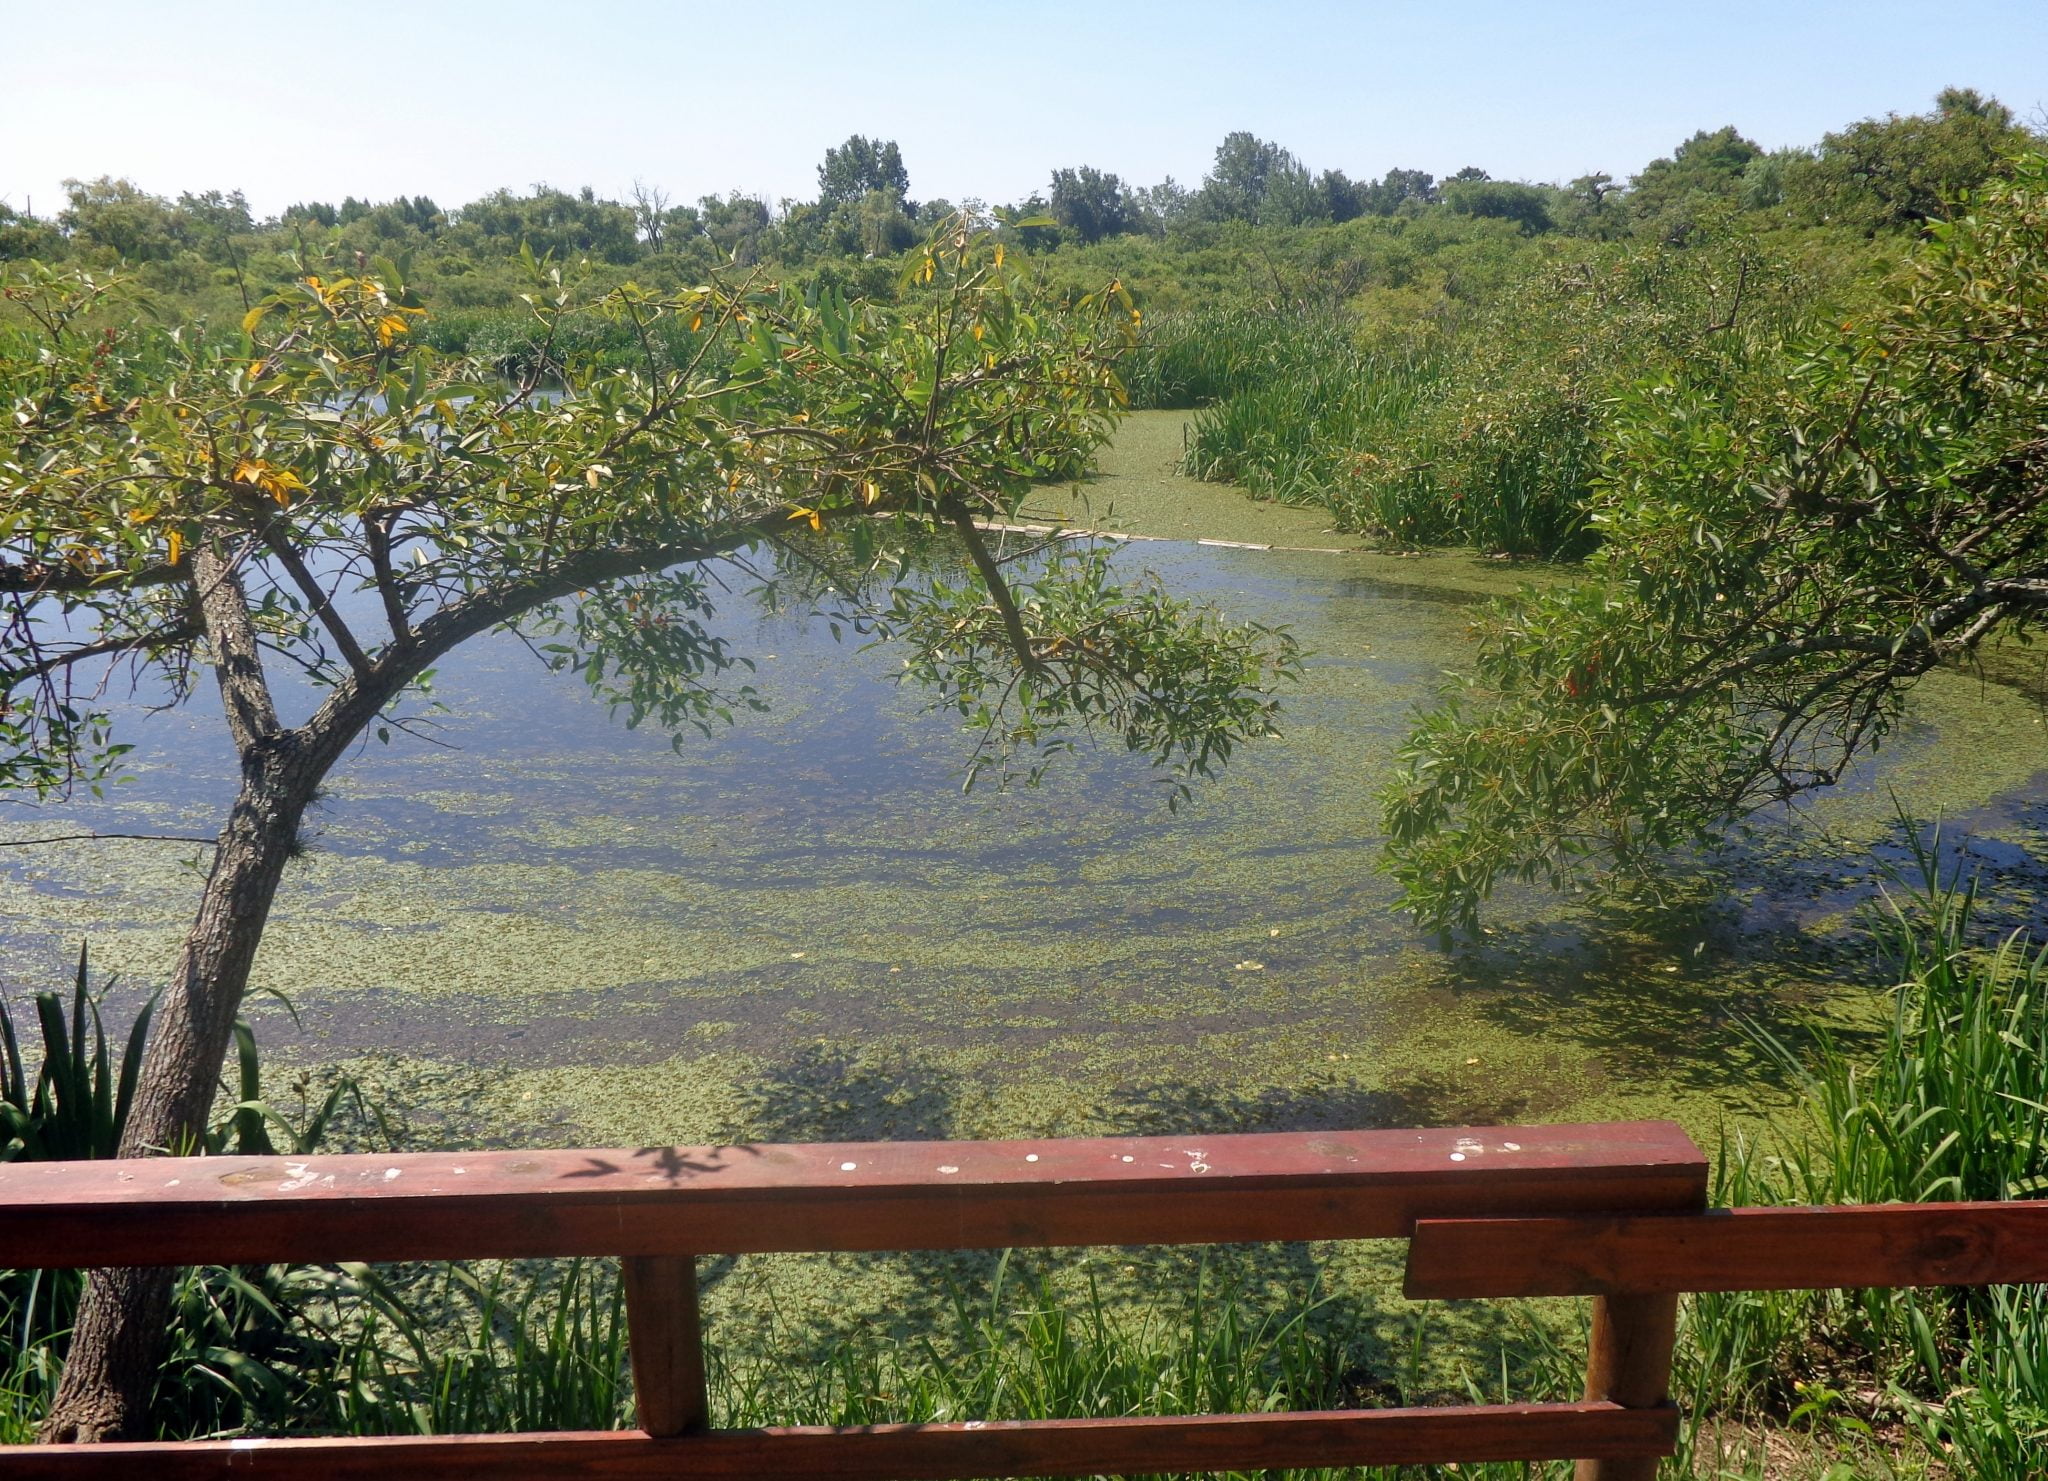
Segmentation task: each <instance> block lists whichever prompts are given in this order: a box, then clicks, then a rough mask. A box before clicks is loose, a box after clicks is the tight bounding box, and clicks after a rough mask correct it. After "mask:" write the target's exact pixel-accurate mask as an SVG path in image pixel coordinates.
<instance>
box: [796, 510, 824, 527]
mask: <svg viewBox="0 0 2048 1481" xmlns="http://www.w3.org/2000/svg"><path fill="white" fill-rule="evenodd" d="M789 517H790V519H791V520H799V519H807V520H809V521H810V522H811V528H812V529H814V530H822V529H824V528H825V516H824V515H822V514H820V513H818V511H817V510H815V509H806V508H804V507H803V506H802V505H801V504H799V505H798V506H797V507H796V508H795V509H794V510H792V511H791V512H790V516H789Z"/></svg>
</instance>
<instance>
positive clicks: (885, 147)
mask: <svg viewBox="0 0 2048 1481" xmlns="http://www.w3.org/2000/svg"><path fill="white" fill-rule="evenodd" d="M2040 137H2041V135H2040V134H2039V133H2037V132H2036V131H2035V130H2033V129H2030V128H2029V127H2027V126H2026V125H2024V124H2023V123H2021V122H2020V121H2019V120H2018V119H2017V118H2016V117H2015V116H2014V114H2013V111H2012V110H2011V109H2010V108H2009V107H2007V106H2006V105H2005V104H2003V103H2001V102H1999V101H1997V100H1996V99H1993V98H1989V97H1986V96H1984V95H1983V94H1981V93H1979V92H1977V91H1975V90H1973V89H1969V88H1955V87H1952V88H1947V89H1944V90H1943V91H1942V92H1941V93H1940V94H1939V95H1938V97H1937V98H1936V99H1935V101H1934V106H1933V108H1932V109H1931V110H1930V111H1929V112H1927V113H1924V114H1909V115H1898V114H1892V115H1887V116H1886V117H1883V118H1868V119H1864V120H1861V121H1859V122H1856V123H1852V124H1850V125H1848V126H1847V127H1845V128H1842V129H1840V130H1837V131H1834V132H1831V133H1828V134H1826V135H1824V136H1823V138H1822V139H1821V141H1820V142H1819V143H1818V144H1816V145H1814V146H1812V147H1810V148H1798V147H1792V148H1783V149H1776V150H1767V149H1765V148H1764V147H1763V146H1762V145H1760V144H1758V143H1756V142H1755V141H1754V140H1752V139H1749V138H1747V137H1746V136H1744V135H1743V134H1742V133H1740V132H1739V131H1738V130H1737V129H1736V128H1735V127H1733V126H1732V125H1729V126H1723V127H1721V128H1717V129H1713V130H1705V129H1703V130H1700V131H1698V132H1696V133H1695V134H1693V135H1692V137H1690V138H1689V139H1686V140H1684V141H1682V142H1681V143H1679V144H1678V145H1677V146H1676V147H1675V148H1674V149H1673V150H1672V152H1671V153H1670V154H1669V155H1667V156H1662V157H1659V158H1657V159H1654V160H1652V161H1650V162H1649V163H1648V164H1646V165H1645V166H1644V167H1643V168H1642V170H1641V171H1639V172H1638V173H1637V174H1635V175H1634V176H1633V177H1631V178H1630V179H1628V180H1627V181H1625V182H1624V181H1619V180H1617V179H1616V178H1615V177H1613V176H1612V175H1609V174H1605V173H1597V172H1594V173H1588V174H1585V175H1581V176H1578V177H1577V178H1575V179H1573V180H1571V181H1569V182H1566V183H1563V184H1545V183H1532V182H1528V181H1517V180H1497V179H1495V178H1493V177H1492V176H1491V175H1490V174H1488V173H1487V171H1485V170H1484V169H1481V168H1479V167H1477V166H1471V165H1468V166H1466V167H1464V168H1462V169H1459V170H1458V171H1456V172H1455V173H1453V174H1451V175H1448V176H1446V177H1443V178H1441V179H1439V178H1438V177H1436V176H1435V175H1433V174H1431V173H1430V172H1428V171H1426V170H1422V169H1413V168H1396V169H1390V170H1388V171H1387V172H1386V173H1385V174H1384V175H1381V176H1379V177H1377V178H1364V179H1353V178H1351V177H1350V176H1349V175H1347V174H1346V173H1345V172H1344V171H1343V170H1341V169H1324V170H1321V171H1319V172H1318V171H1314V170H1312V169H1311V168H1310V167H1309V166H1308V165H1306V164H1304V163H1303V162H1302V161H1301V159H1300V158H1298V157H1297V156H1296V155H1295V154H1294V153H1293V152H1291V151H1290V150H1288V149H1286V148H1284V147H1283V146H1281V145H1280V144H1277V143H1274V142H1271V141H1269V140H1265V139H1261V138H1259V137H1257V136H1256V135H1254V134H1252V133H1250V132H1247V131H1237V132H1233V133H1231V134H1229V135H1228V136H1226V137H1225V138H1224V140H1223V141H1222V143H1221V144H1219V145H1218V146H1217V149H1216V152H1215V157H1214V161H1213V163H1212V165H1211V168H1210V170H1209V172H1208V173H1207V174H1206V175H1205V176H1204V177H1203V179H1202V181H1201V183H1200V184H1199V185H1197V186H1194V187H1192V188H1190V187H1185V186H1182V185H1180V184H1179V183H1178V182H1176V181H1175V180H1174V179H1172V178H1171V177H1170V176H1169V177H1168V178H1167V179H1165V180H1163V181H1161V182H1160V183H1159V184H1157V185H1153V186H1143V187H1141V186H1134V185H1131V184H1130V183H1128V182H1126V181H1125V180H1124V179H1123V178H1122V177H1121V176H1119V175H1117V174H1115V173H1113V172H1110V171H1107V170H1103V169H1099V168H1097V167H1095V166H1093V165H1087V164H1083V165H1076V166H1072V167H1062V168H1059V169H1055V170H1053V171H1052V172H1051V174H1050V177H1049V179H1048V182H1047V185H1046V187H1045V189H1043V190H1041V191H1034V192H1033V193H1032V194H1031V195H1029V196H1027V197H1026V198H1024V199H1023V200H1021V201H1017V202H1013V203H1009V204H1006V205H999V206H996V207H993V208H992V209H991V208H989V207H987V206H986V204H985V203H984V202H980V201H971V200H970V201H962V202H957V203H956V202H954V201H950V200H945V199H928V200H917V199H914V198H913V197H912V196H911V181H910V175H909V171H908V169H907V167H906V165H905V163H904V159H903V155H902V151H901V149H900V148H899V146H898V145H897V143H896V141H894V140H885V139H880V138H873V139H871V138H868V137H865V136H863V135H859V134H855V135H853V136H851V137H849V138H848V139H847V140H846V141H845V142H844V143H843V144H840V145H838V146H835V147H833V148H830V149H827V150H826V152H825V156H824V159H823V160H822V161H821V162H820V164H819V165H818V170H817V174H818V194H817V196H816V198H815V199H811V200H789V199H785V200H782V201H780V202H778V203H775V204H773V205H771V203H770V202H769V201H768V200H767V199H765V198H764V197H761V196H758V195H754V194H750V193H748V192H745V191H739V190H735V191H732V192H730V193H728V194H725V195H706V196H704V197H702V198H700V199H699V200H697V201H696V202H695V203H694V204H689V203H683V202H677V201H675V200H673V199H671V198H670V196H669V195H667V194H666V193H665V192H663V191H662V190H660V189H658V188H655V187H652V186H647V185H636V186H635V187H634V189H633V191H632V192H631V195H630V197H629V198H628V199H626V200H623V201H621V200H612V199H608V198H605V197H602V196H600V195H598V194H597V192H596V191H595V189H594V188H592V187H590V186H587V185H586V186H584V187H582V188H581V189H580V190H576V191H568V190H562V189H557V188H555V187H552V186H548V185H544V184H543V185H536V186H534V187H532V188H531V189H530V190H528V191H527V192H526V193H524V194H520V193H516V192H514V191H511V190H509V189H500V190H496V191H493V192H492V193H490V194H488V195H486V196H483V197H482V198H480V199H478V200H475V201H471V202H469V203H468V204H466V205H463V206H461V207H458V208H454V209H447V208H444V207H442V206H441V205H439V204H438V203H437V202H435V201H434V200H433V199H431V198H430V197H428V196H425V195H414V196H403V195H400V196H394V197H392V198H391V199H389V200H385V201H370V200H364V199H358V198H356V197H354V196H350V197H347V198H345V199H343V200H342V201H341V202H340V203H339V204H335V203H331V202H325V201H308V202H300V203H297V204H294V205H292V206H291V207H289V208H287V209H286V210H285V211H283V212H282V213H281V214H279V215H278V216H276V217H273V218H266V219H259V218H257V217H256V215H255V214H254V213H253V212H252V211H251V209H250V207H249V204H248V201H247V200H246V198H245V197H244V195H243V194H242V192H241V191H239V190H228V191H223V190H209V191H204V192H199V193H192V192H186V193H182V194H180V195H178V196H177V197H176V198H175V199H173V198H169V197H165V196H159V195H154V194H151V193H150V192H149V191H147V190H145V189H144V188H142V187H141V186H140V185H138V184H136V183H135V182H133V181H130V180H126V179H120V178H115V177H112V176H101V177H99V178H97V179H94V180H69V181H66V182H65V188H66V201H65V205H64V206H63V208H62V209H61V210H59V211H58V212H57V213H56V215H55V216H53V217H51V216H44V217H38V216H33V215H30V214H28V213H27V212H26V211H20V210H16V209H14V208H13V207H11V206H8V205H6V204H4V203H0V260H7V259H19V258H28V257H35V258H41V259H46V260H48V259H57V258H70V259H74V260H77V259H83V260H87V261H108V262H112V261H121V262H125V263H131V264H138V263H146V264H151V265H152V267H153V269H154V274H153V276H154V277H155V278H157V279H158V280H159V284H160V286H162V287H165V288H168V289H171V290H173V291H176V290H178V289H181V288H184V289H196V288H200V287H202V286H204V285H205V282H206V280H207V279H209V278H222V279H227V280H231V279H232V276H233V275H234V274H236V273H241V272H245V271H247V270H248V267H249V259H251V258H252V257H256V256H260V255H261V254H263V253H265V252H270V253H276V252H278V251H280V250H288V249H290V248H291V247H292V246H294V245H296V244H299V243H303V242H307V241H318V242H320V243H321V244H323V245H338V246H341V247H343V248H353V249H355V250H358V251H362V252H365V253H375V254H380V255H393V254H396V253H401V252H406V251H416V250H420V249H423V248H424V249H431V250H432V251H434V252H435V253H436V255H443V254H448V255H453V254H462V255H464V256H467V257H470V258H476V259H488V258H491V257H506V256H512V255H516V254H517V252H518V250H519V248H520V247H521V246H522V245H524V246H528V247H530V248H531V249H532V250H533V251H535V252H536V253H552V254H554V255H555V256H556V257H557V258H569V257H577V258H586V259H593V260H595V261H598V262H601V263H605V264H609V265H612V266H619V267H623V266H630V265H636V264H640V263H644V262H648V261H651V260H660V261H666V262H669V263H672V264H673V265H674V267H675V268H676V269H677V271H679V272H682V273H685V274H687V273H688V272H690V271H693V270H700V269H702V268H707V267H709V266H710V265H712V264H713V263H716V262H719V261H725V262H737V263H739V264H741V265H752V264H755V263H766V264H771V265H775V266H782V267H793V266H799V265H802V264H806V263H817V262H820V261H830V260H833V259H842V260H844V259H850V260H853V261H856V262H861V261H877V260H887V259H893V258H895V257H896V256H897V255H898V254H900V253H902V252H904V251H906V250H907V249H909V248H910V247H911V246H912V245H913V244H914V243H916V242H917V241H919V240H921V239H922V238H923V237H924V236H925V235H926V234H928V233H929V232H930V230H931V229H932V228H933V227H934V226H935V225H936V224H937V223H938V222H940V221H942V220H944V219H945V218H946V217H947V216H949V215H951V214H952V213H953V212H954V211H955V210H957V209H961V208H965V209H968V210H971V211H976V212H978V213H984V214H987V215H990V216H992V217H993V218H994V219H996V220H997V221H999V222H1002V223H1004V224H1005V228H1006V230H1007V231H1008V233H1009V234H1010V235H1011V236H1012V237H1013V238H1014V239H1015V240H1016V241H1017V242H1018V244H1019V245H1020V246H1022V247H1023V248H1025V249H1026V250H1031V251H1041V252H1042V251H1046V250H1050V249H1056V248H1058V247H1060V246H1062V245H1069V244H1071V245H1081V246H1086V245H1093V244H1095V243H1099V242H1104V241H1107V240H1110V239H1113V238H1118V237H1151V238H1164V239H1184V240H1189V241H1193V242H1195V243H1197V244H1199V243H1200V242H1201V241H1202V240H1203V239H1204V238H1206V237H1208V236H1213V235H1214V234H1215V233H1216V232H1218V231H1219V230H1228V229H1230V228H1233V227H1238V228H1242V227H1246V226H1250V227H1266V228H1303V227H1313V226H1317V225H1341V224H1343V223H1345V222H1348V221H1354V220H1358V219H1361V218H1367V217H1377V218H1386V219H1395V218H1416V217H1423V216H1432V215H1434V216H1450V217H1464V218H1476V219H1481V220H1485V219H1491V220H1498V221H1503V222H1507V223H1511V224H1512V225H1513V227H1514V228H1515V229H1517V230H1519V231H1520V232H1522V233H1524V234H1527V235H1532V236H1533V235H1546V234H1560V235H1565V236H1571V237H1579V238H1590V239H1595V240H1612V239H1618V238H1627V237H1643V238H1648V239H1651V240H1657V241H1664V242H1667V243H1669V244H1672V245H1682V244H1683V243H1684V242H1685V240H1686V239H1687V238H1688V237H1689V236H1691V235H1692V234H1694V233H1696V232H1697V231H1699V230H1700V229H1701V227H1702V223H1703V222H1711V221H1713V220H1716V219H1720V218H1724V217H1727V216H1729V215H1731V214H1737V213H1747V214H1749V215H1751V216H1753V217H1754V218H1755V219H1756V220H1757V221H1758V222H1759V224H1765V225H1776V226H1790V227H1817V226H1830V227H1836V228H1840V229H1844V230H1847V231H1849V232H1853V233H1860V234H1862V235H1866V236H1868V235H1874V234H1877V233H1881V232H1887V231H1897V230H1911V229H1915V228H1918V227H1922V226H1924V225H1925V224H1926V223H1928V222H1930V221H1933V220H1936V219H1939V217H1940V216H1941V214H1942V212H1943V210H1944V203H1945V202H1947V201H1950V200H1953V199H1954V198H1955V197H1956V196H1957V195H1958V194H1959V193H1961V192H1964V191H1968V190H1970V189H1973V188H1975V187H1976V186H1978V185H1979V184H1981V183H1982V182H1983V181H1984V180H1986V179H1988V178H1990V177H1991V176H1992V175H1994V174H1995V173H1996V172H1997V171H1998V169H1999V167H2000V164H2001V162H2002V161H2003V160H2004V159H2006V158H2008V157H2009V156H2010V155H2012V154H2013V153H2014V152H2016V151H2018V150H2020V149H2023V148H2025V147H2027V145H2028V144H2029V143H2031V142H2037V141H2038V140H2039V139H2040ZM869 277H870V278H871V279H872V280H873V281H872V282H862V283H860V284H858V286H860V287H862V288H864V289H882V288H884V287H885V285H886V281H887V279H886V277H885V276H883V275H879V274H870V275H869ZM461 296H462V295H459V294H458V295H457V301H458V302H459V301H460V298H461Z"/></svg>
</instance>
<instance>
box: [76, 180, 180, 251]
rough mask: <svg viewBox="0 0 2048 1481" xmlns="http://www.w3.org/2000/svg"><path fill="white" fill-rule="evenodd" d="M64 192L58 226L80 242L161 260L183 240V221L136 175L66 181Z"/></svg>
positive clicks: (107, 249)
mask: <svg viewBox="0 0 2048 1481" xmlns="http://www.w3.org/2000/svg"><path fill="white" fill-rule="evenodd" d="M64 196H65V201H66V204H65V207H64V209H63V210H62V211H60V212H58V213H57V225H58V226H59V227H61V228H62V229H63V231H64V233H65V235H66V236H68V237H70V238H71V240H72V241H73V242H74V243H76V244H77V245H78V246H80V247H83V248H86V249H88V250H91V249H98V250H100V251H104V252H108V253H112V254H113V255H115V256H117V257H120V258H122V259H124V260H125V261H128V262H158V261H163V260H164V259H166V258H169V257H172V256H174V255H175V254H176V253H177V252H178V250H179V249H180V248H181V247H183V246H184V245H185V230H184V223H183V221H181V220H180V218H179V216H178V213H177V211H176V210H175V209H174V208H173V207H172V205H171V203H170V202H169V201H167V200H165V199H163V198H162V197H161V196H154V195H151V194H149V192H147V191H145V190H144V189H142V188H141V187H140V186H138V185H136V184H135V183H134V182H133V181H132V180H116V179H114V178H113V177H112V176H109V175H102V176H100V177H99V178H98V179H97V180H66V181H65V182H64Z"/></svg>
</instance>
